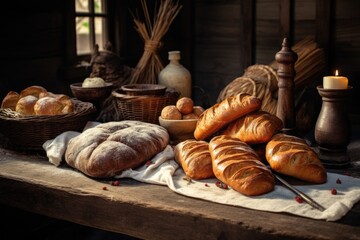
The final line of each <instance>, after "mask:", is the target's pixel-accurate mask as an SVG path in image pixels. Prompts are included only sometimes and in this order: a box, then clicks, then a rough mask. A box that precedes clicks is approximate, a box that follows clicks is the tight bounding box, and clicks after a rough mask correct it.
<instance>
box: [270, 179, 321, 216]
mask: <svg viewBox="0 0 360 240" xmlns="http://www.w3.org/2000/svg"><path fill="white" fill-rule="evenodd" d="M273 174H274V176H275V178H276V179H277V180H279V181H280V182H281V183H282V184H284V185H285V186H286V187H287V188H288V189H290V190H291V191H292V192H294V193H295V194H297V195H299V196H300V197H301V198H302V199H304V201H305V202H307V203H308V204H309V205H310V206H312V207H314V208H316V209H318V210H319V211H321V212H323V211H325V208H324V207H323V206H321V205H320V204H319V203H317V202H316V201H315V200H313V199H312V198H311V197H309V196H308V195H306V194H305V193H303V192H301V191H300V190H299V189H297V188H295V187H294V186H292V185H291V184H290V183H288V182H287V181H285V180H284V179H282V178H281V177H280V176H279V175H277V174H276V173H274V172H273Z"/></svg>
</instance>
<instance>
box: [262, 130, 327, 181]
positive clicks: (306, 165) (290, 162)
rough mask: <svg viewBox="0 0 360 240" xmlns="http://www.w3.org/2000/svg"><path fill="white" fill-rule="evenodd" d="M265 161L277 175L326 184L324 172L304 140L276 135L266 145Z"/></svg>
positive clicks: (316, 156) (317, 158)
mask: <svg viewBox="0 0 360 240" xmlns="http://www.w3.org/2000/svg"><path fill="white" fill-rule="evenodd" d="M266 160H267V161H268V162H269V164H270V167H271V168H272V169H273V170H274V171H276V172H279V173H282V174H284V175H288V176H292V177H295V178H297V179H300V180H303V181H306V182H311V183H324V182H326V179H327V175H326V170H325V168H324V166H323V164H322V162H321V161H320V159H319V157H318V155H317V154H316V153H315V152H314V150H313V149H312V148H311V147H310V146H309V145H307V143H306V142H305V140H303V139H301V138H298V137H295V136H290V135H286V134H283V133H278V134H276V135H274V136H273V137H272V139H271V140H270V141H269V142H268V143H267V145H266Z"/></svg>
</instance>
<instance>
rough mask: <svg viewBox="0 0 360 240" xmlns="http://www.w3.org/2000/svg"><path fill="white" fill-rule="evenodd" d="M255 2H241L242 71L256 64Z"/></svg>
mask: <svg viewBox="0 0 360 240" xmlns="http://www.w3.org/2000/svg"><path fill="white" fill-rule="evenodd" d="M254 2H255V1H254V0H244V1H240V4H241V14H240V22H241V28H242V30H241V32H242V33H243V44H242V53H243V56H242V60H241V61H242V66H240V69H245V68H247V67H248V66H250V65H252V64H254V58H255V56H254V52H255V50H254V48H255V44H254V32H255V24H254V23H255V19H254V15H255V14H254V12H255V4H254Z"/></svg>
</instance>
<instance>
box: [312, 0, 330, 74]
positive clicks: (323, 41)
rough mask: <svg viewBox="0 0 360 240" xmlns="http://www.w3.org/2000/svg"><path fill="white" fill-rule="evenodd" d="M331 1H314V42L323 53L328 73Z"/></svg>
mask: <svg viewBox="0 0 360 240" xmlns="http://www.w3.org/2000/svg"><path fill="white" fill-rule="evenodd" d="M332 5H333V0H316V41H317V43H319V45H320V47H322V48H323V49H324V51H325V60H326V61H328V62H327V63H326V70H327V71H329V70H330V67H331V64H332V63H331V62H330V61H329V59H331V58H330V56H331V55H332V54H331V29H332V28H334V27H333V26H332V21H331V13H332Z"/></svg>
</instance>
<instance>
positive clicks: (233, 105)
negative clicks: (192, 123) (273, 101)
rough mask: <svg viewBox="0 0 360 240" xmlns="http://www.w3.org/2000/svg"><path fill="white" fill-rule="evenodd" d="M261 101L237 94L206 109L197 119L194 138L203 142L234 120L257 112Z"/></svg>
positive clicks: (248, 95) (250, 96) (247, 95)
mask: <svg viewBox="0 0 360 240" xmlns="http://www.w3.org/2000/svg"><path fill="white" fill-rule="evenodd" d="M260 107H261V100H260V99H258V98H257V97H255V96H252V95H250V94H247V93H239V94H237V95H234V96H231V97H228V98H226V99H224V100H223V101H221V102H219V103H217V104H215V105H213V106H212V107H210V108H208V109H206V110H205V111H204V112H203V113H202V114H201V115H200V117H199V120H198V122H197V125H196V128H195V131H194V137H195V139H197V140H204V139H206V138H208V137H209V136H211V135H213V134H214V133H216V132H217V131H219V130H220V129H222V128H223V127H225V126H226V125H227V124H229V123H230V122H232V121H234V120H235V119H237V118H239V117H242V116H244V115H245V114H248V113H250V112H253V111H257V110H259V109H260Z"/></svg>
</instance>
